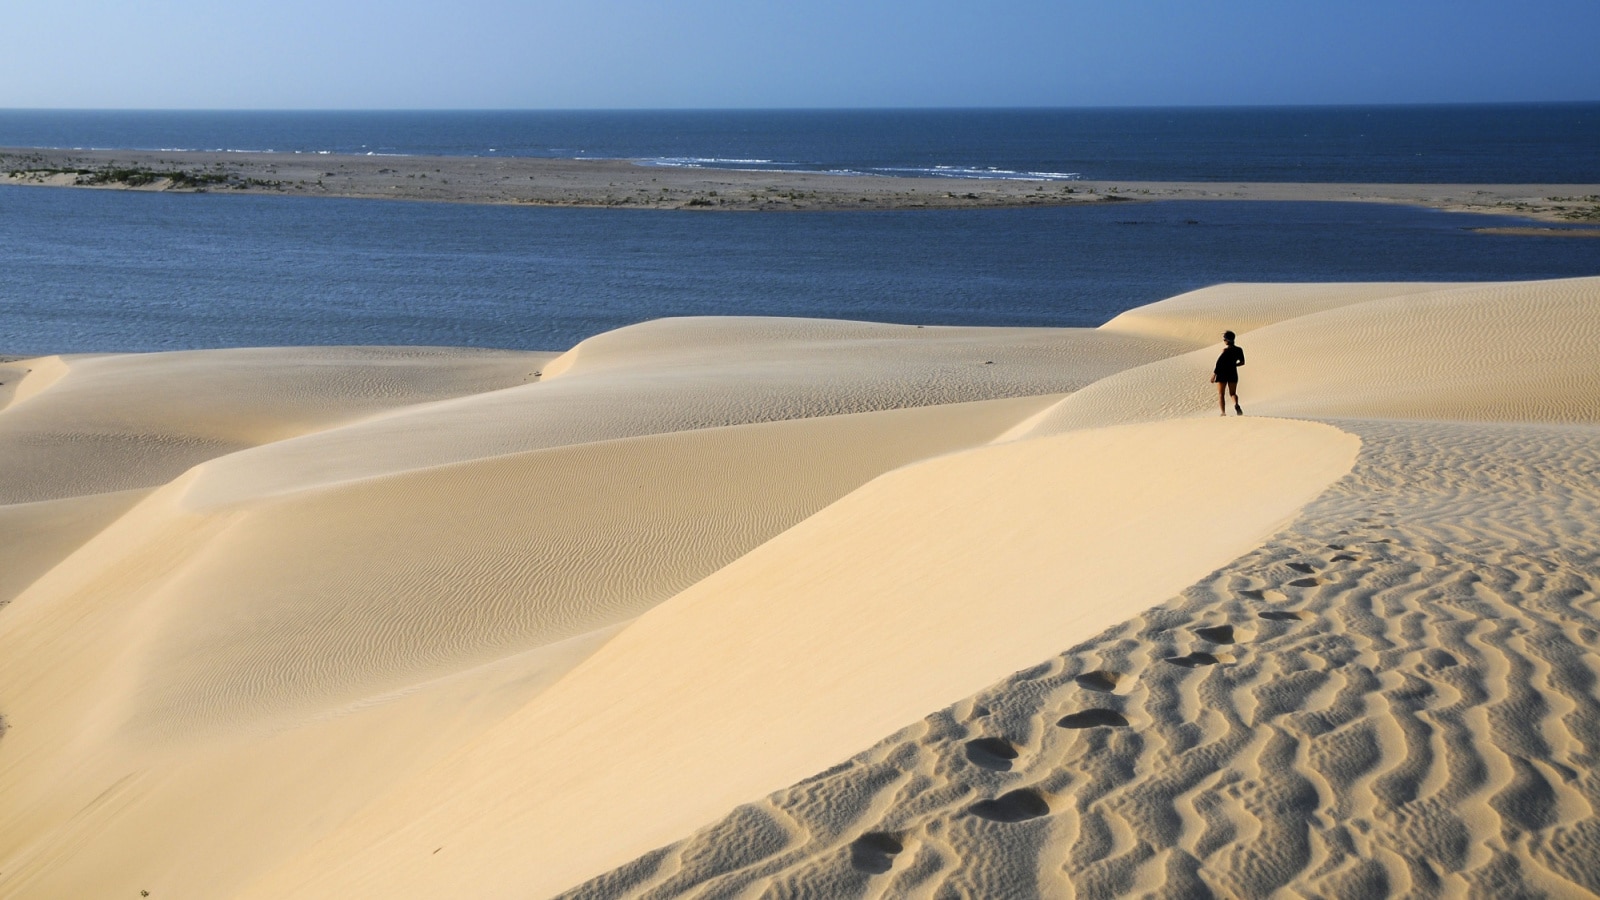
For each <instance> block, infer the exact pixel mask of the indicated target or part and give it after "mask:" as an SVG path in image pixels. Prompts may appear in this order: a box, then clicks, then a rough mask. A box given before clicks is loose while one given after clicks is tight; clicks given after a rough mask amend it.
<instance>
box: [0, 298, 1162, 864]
mask: <svg viewBox="0 0 1600 900" xmlns="http://www.w3.org/2000/svg"><path fill="white" fill-rule="evenodd" d="M617 338H618V341H617V342H611V343H612V344H613V345H614V344H616V343H618V342H620V343H621V344H623V345H625V346H624V347H623V348H622V349H621V350H620V351H619V350H617V349H616V348H615V346H612V347H608V346H607V344H608V342H607V341H605V340H599V341H595V342H590V344H589V345H585V346H582V347H580V348H579V349H578V352H577V353H574V354H569V356H568V363H572V362H573V361H574V360H579V359H580V358H581V361H580V362H578V363H576V364H563V365H562V366H561V367H560V368H561V370H562V371H561V374H560V375H559V377H554V376H553V377H552V378H551V380H549V381H548V382H544V383H540V382H539V381H538V379H539V378H541V377H542V374H541V373H542V372H543V367H544V366H545V365H546V364H548V363H549V362H550V361H551V360H552V359H553V357H554V355H553V354H544V355H539V354H492V353H490V354H485V353H474V352H470V351H467V352H463V353H460V354H454V355H452V354H450V353H447V352H434V351H419V352H416V353H410V352H399V351H386V350H363V349H328V350H308V351H290V350H282V351H277V350H272V351H213V352H207V353H196V354H154V355H148V356H111V357H96V358H86V359H67V360H55V361H52V362H51V363H50V364H49V365H35V363H37V361H25V362H24V363H20V364H18V365H20V366H21V368H23V369H24V370H26V369H28V368H34V369H35V372H30V373H26V374H27V375H28V377H29V378H32V377H33V376H34V375H35V374H37V373H39V372H40V371H46V372H48V373H49V374H50V375H51V376H52V377H50V378H49V380H48V383H45V382H43V381H36V382H35V383H34V385H33V387H34V389H33V390H32V391H31V392H28V393H27V394H26V396H23V395H21V394H18V395H14V396H13V398H12V401H11V404H10V406H8V407H7V408H6V409H5V410H4V411H0V436H4V437H9V438H10V439H11V440H12V441H13V446H21V447H28V446H35V445H37V444H39V443H40V438H39V436H40V435H44V436H47V437H48V438H49V439H51V440H54V441H56V442H57V443H60V444H63V445H67V446H70V447H71V448H72V449H71V451H70V452H61V453H51V452H43V451H40V452H36V453H35V454H34V455H32V456H28V455H26V454H18V455H17V456H16V457H14V458H13V459H12V460H11V462H12V466H13V468H12V470H11V475H10V477H9V478H8V480H7V484H8V485H11V486H13V487H14V488H15V490H16V491H17V492H18V493H19V494H20V496H21V497H22V498H25V499H27V500H28V502H23V503H13V504H11V505H8V506H4V507H0V524H4V525H7V526H9V527H13V528H15V529H17V530H18V532H19V539H18V540H17V541H15V542H13V543H12V544H11V546H9V547H8V548H7V553H8V554H10V555H11V556H12V557H15V558H16V559H17V560H18V565H17V566H16V567H15V568H14V569H10V570H8V573H7V574H8V581H7V582H6V585H7V586H8V587H9V589H10V590H11V591H13V593H15V594H16V599H15V601H14V602H13V603H12V604H11V606H9V607H7V608H6V609H5V612H4V615H3V617H0V647H3V651H4V652H3V653H0V671H3V678H0V684H3V686H0V712H3V714H4V715H5V716H6V718H7V721H8V722H9V723H10V725H11V729H10V731H9V733H8V734H7V735H6V737H5V738H4V745H3V747H0V792H3V793H4V794H5V796H6V797H7V798H8V802H7V804H5V806H4V808H0V847H3V850H0V852H3V853H4V855H5V858H6V860H7V861H6V863H5V865H3V866H0V872H3V873H4V874H3V875H0V878H4V879H5V882H4V883H5V884H6V885H7V890H8V891H11V890H20V891H23V892H24V893H32V894H35V895H39V896H59V895H62V894H68V895H71V894H77V893H83V892H90V893H93V892H97V891H101V890H104V891H112V890H120V889H123V888H125V887H126V886H127V885H128V884H130V883H132V882H131V881H129V879H133V880H143V881H146V882H149V883H150V884H158V883H159V884H161V885H164V886H165V888H166V889H168V890H179V891H182V890H188V891H193V892H204V893H209V892H212V891H226V890H231V889H232V886H236V885H238V884H239V883H240V882H241V881H242V880H243V879H246V878H247V877H249V876H250V875H252V874H253V873H255V872H256V870H257V869H259V868H262V867H265V866H268V865H269V864H272V863H274V862H276V861H277V860H278V859H279V857H281V856H282V855H284V854H286V853H288V852H290V851H291V850H294V849H297V848H302V847H304V846H307V845H309V844H310V843H313V842H314V841H315V840H316V838H317V836H318V835H319V834H320V833H321V832H322V831H325V830H327V829H328V828H331V827H332V826H334V825H336V824H338V822H339V821H341V819H342V817H343V816H344V815H347V814H348V813H350V812H353V811H354V810H355V809H358V808H359V807H360V806H361V804H363V803H365V802H367V801H368V800H369V799H370V798H371V797H372V796H373V795H375V794H377V793H380V792H381V791H383V790H385V789H387V788H390V787H392V786H393V784H394V783H395V782H396V781H397V780H399V778H400V776H401V775H402V774H404V773H407V772H411V771H412V770H413V769H415V768H416V767H418V766H421V765H424V764H425V763H427V762H428V761H430V760H432V759H434V758H436V757H438V756H439V755H440V754H443V753H445V752H447V751H449V750H452V749H453V748H455V747H456V746H458V745H460V744H462V743H465V742H467V741H468V740H469V739H470V738H471V737H472V736H473V735H474V734H476V733H477V731H478V730H480V729H482V728H484V727H487V726H488V725H489V724H491V723H493V722H495V721H496V720H497V719H498V718H499V717H502V716H505V715H507V714H508V713H509V712H510V711H511V710H513V709H516V708H517V707H518V706H519V705H521V704H523V703H525V702H526V701H527V700H528V699H529V698H530V697H533V696H536V695H537V694H538V693H539V692H540V691H541V690H543V689H544V688H545V687H547V686H548V685H549V684H551V683H552V682H553V681H555V680H556V679H557V678H559V677H560V675H561V674H562V673H563V672H565V671H567V670H568V669H569V668H570V667H571V666H572V665H574V664H576V663H577V662H579V661H581V660H582V659H583V658H584V657H585V656H586V655H588V654H589V653H591V652H593V651H594V650H595V648H597V647H599V646H601V645H602V644H603V643H604V642H605V641H606V640H608V639H609V638H611V637H612V636H613V635H614V634H615V633H616V630H617V628H618V627H620V626H622V625H623V624H625V623H627V622H628V621H629V620H631V619H632V618H633V617H635V616H637V615H639V614H640V613H641V612H644V611H645V610H647V609H649V608H650V607H651V606H653V605H654V604H657V603H659V602H661V601H663V600H666V599H667V598H669V597H671V596H672V595H673V594H675V593H677V592H678V591H681V590H682V589H684V588H686V587H688V586H690V585H691V584H693V583H694V582H696V581H697V580H699V579H700V578H702V577H704V576H706V575H708V574H711V573H712V572H714V571H716V570H717V569H718V568H720V567H721V566H723V565H725V564H727V563H728V562H731V561H733V560H734V559H736V558H738V557H739V556H740V555H742V554H744V553H745V552H747V551H748V550H750V549H751V548H753V547H755V546H757V545H759V544H760V543H761V542H762V541H764V540H766V539H767V538H769V537H771V536H773V535H775V534H778V533H780V532H782V531H783V530H784V529H786V528H787V527H789V526H791V525H793V524H794V523H796V522H798V521H800V520H802V519H804V518H805V517H806V516H808V515H810V514H812V513H814V512H816V511H817V510H818V509H821V508H822V507H824V506H826V505H827V504H828V503H829V502H831V501H832V500H833V499H835V498H837V497H839V496H841V495H844V494H846V493H848V492H849V491H851V490H852V489H854V488H855V487H857V486H859V485H860V484H862V483H863V482H865V481H868V480H870V479H871V478H873V477H874V476H876V475H878V474H879V473H881V472H883V471H887V470H890V469H894V468H896V467H898V466H901V465H904V464H906V463H909V462H913V461H916V460H918V459H923V458H926V457H929V456H936V455H939V454H943V453H947V452H950V451H953V450H959V449H962V448H965V447H970V446H974V445H980V444H983V443H985V442H987V441H989V440H992V439H993V438H994V437H996V436H997V435H999V434H1000V433H1002V432H1004V431H1006V430H1008V429H1010V428H1012V427H1015V426H1016V424H1017V423H1018V422H1020V421H1022V420H1025V419H1026V418H1028V417H1029V416H1032V415H1035V414H1037V413H1038V412H1039V411H1041V410H1042V409H1044V408H1045V407H1047V406H1048V405H1049V404H1050V403H1051V402H1053V401H1054V400H1055V399H1056V398H1057V396H1058V395H1052V394H1051V393H1050V391H1052V390H1053V389H1058V388H1063V387H1072V386H1077V385H1081V384H1085V383H1088V382H1090V381H1092V380H1094V379H1095V378H1097V377H1099V376H1100V375H1101V374H1103V373H1104V372H1105V371H1114V370H1116V369H1117V368H1121V367H1125V366H1127V365H1131V364H1138V363H1141V362H1144V361H1147V360H1149V359H1152V358H1155V357H1157V356H1159V355H1160V354H1162V353H1171V352H1174V351H1175V350H1177V349H1179V348H1177V347H1176V346H1175V345H1172V344H1170V343H1163V342H1161V341H1149V340H1143V339H1132V340H1130V339H1126V338H1122V337H1120V336H1114V335H1108V336H1101V335H1099V334H1098V333H1096V332H1094V331H1092V330H1088V331H1085V330H1077V331H1073V330H1067V331H1057V332H1039V331H1031V332H1021V331H1017V330H1015V329H1012V330H1003V331H1000V330H985V329H917V328H910V327H904V326H876V325H868V324H856V323H827V322H776V321H763V320H733V321H724V320H685V321H676V322H671V321H669V322H663V323H654V324H652V325H647V326H639V327H637V328H634V329H628V330H627V332H626V333H625V334H622V335H618V336H617ZM877 356H882V357H883V360H880V361H879V364H874V362H873V360H874V358H875V357H877ZM980 357H981V358H980ZM1075 367H1076V368H1075ZM279 369H282V370H283V371H282V372H281V373H280V372H279V371H278V370H279ZM952 370H959V371H958V372H954V373H952ZM280 376H281V377H280ZM23 385H24V387H27V380H26V379H24V382H23ZM724 386H726V388H727V389H726V390H723V388H724ZM1014 395H1023V396H1020V397H1018V398H1017V399H1005V398H1007V397H1010V396H1014ZM985 398H997V399H985ZM126 446H136V447H137V448H138V450H137V451H136V452H129V453H121V452H120V451H119V450H117V449H116V448H120V447H126ZM108 447H110V448H112V449H109V450H108V449H107V448H108ZM152 448H154V449H152ZM163 448H164V451H163V452H157V451H158V450H163ZM169 473H181V474H178V475H176V476H175V477H170V480H168V481H166V482H165V483H164V484H156V485H149V486H146V487H143V488H140V489H125V490H121V491H118V492H114V493H93V491H94V490H95V489H97V488H98V489H104V488H110V487H120V486H122V485H124V484H126V483H128V482H129V481H132V482H134V483H138V484H148V483H150V482H157V481H159V480H161V479H163V478H168V477H169ZM39 494H43V495H46V496H50V495H68V496H66V497H65V498H63V499H55V500H33V499H31V498H32V497H33V496H35V495H39ZM73 495H76V496H73ZM442 710H447V711H448V712H443V713H442V712H441V711H442ZM435 718H442V720H443V721H445V722H448V723H450V725H449V728H448V730H447V731H445V732H443V733H441V732H439V731H437V728H438V727H439V726H437V725H436V724H435V723H434V721H433V720H434V719H435ZM419 730H426V731H427V732H428V734H429V735H430V737H429V738H428V739H426V740H418V739H416V738H415V737H414V736H413V735H414V734H415V733H416V732H417V731H419ZM397 738H404V739H403V740H401V741H400V743H399V744H398V745H397V744H396V739H397ZM264 767H265V768H269V769H271V774H270V775H269V774H267V773H266V772H264V771H263V768H264ZM241 773H253V774H252V775H250V776H249V777H244V778H241V777H240V776H241ZM199 797H216V798H219V800H218V802H217V803H214V804H207V803H199V802H196V798H199ZM246 808H247V809H251V810H253V815H252V816H250V817H244V818H241V816H240V815H239V814H238V811H239V810H240V809H246ZM340 810H343V812H340ZM239 845H248V847H249V850H248V851H245V850H243V849H242V848H241V846H239ZM230 847H231V849H230ZM140 889H147V888H140Z"/></svg>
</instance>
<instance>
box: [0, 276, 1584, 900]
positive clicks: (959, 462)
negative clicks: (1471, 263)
mask: <svg viewBox="0 0 1600 900" xmlns="http://www.w3.org/2000/svg"><path fill="white" fill-rule="evenodd" d="M1222 328H1231V329H1232V330H1235V331H1237V332H1239V334H1240V343H1241V344H1242V345H1243V346H1244V347H1245V348H1246V352H1247V354H1248V364H1247V366H1246V367H1245V368H1244V370H1243V372H1242V374H1243V376H1244V381H1243V383H1242V385H1241V388H1242V390H1241V395H1242V397H1243V405H1244V408H1245V411H1246V413H1248V414H1249V415H1247V416H1246V417H1245V418H1242V419H1241V418H1238V417H1235V416H1230V417H1228V420H1227V421H1219V419H1218V416H1217V415H1216V412H1215V409H1216V407H1215V402H1216V400H1215V397H1216V395H1215V390H1214V388H1213V387H1212V386H1211V385H1209V384H1207V383H1206V376H1207V374H1208V372H1209V370H1210V367H1211V364H1212V362H1213V360H1214V359H1215V357H1216V353H1217V347H1216V345H1215V343H1214V342H1215V332H1218V331H1220V330H1221V329H1222ZM1597 329H1600V278H1584V279H1568V280H1563V281H1551V282H1523V283H1512V284H1469V285H1448V284H1385V285H1286V286H1277V285H1221V286H1217V287H1213V288H1207V289H1204V290H1201V291H1195V292H1191V293H1190V294H1186V295H1183V296H1181V297H1176V298H1172V299H1171V300H1168V301H1163V302H1162V303H1157V304H1152V305H1151V306H1149V307H1144V308H1141V309H1138V310H1131V311H1129V312H1128V313H1125V314H1124V315H1122V316H1119V317H1118V318H1117V319H1116V320H1113V321H1112V322H1110V323H1107V324H1106V325H1105V326H1104V327H1102V328H1099V329H1019V328H1000V329H984V328H934V327H927V328H918V327H915V326H906V325H888V324H877V323H855V322H831V321H823V320H803V319H802V320H788V319H763V318H731V319H711V318H684V319H667V320H661V321H657V322H648V323H642V324H640V325H636V326H632V327H629V328H624V329H619V330H618V331H615V332H610V333H607V334H604V335H597V336H595V337H594V338H591V339H589V340H587V341H584V342H582V343H581V344H580V345H578V346H577V347H575V348H571V349H569V350H568V351H567V352H566V353H564V354H557V353H518V352H509V351H469V350H461V351H457V350H442V349H431V348H299V349H295V348H281V349H265V350H219V351H195V352H186V353H169V354H112V355H105V356H96V357H76V358H68V359H66V360H64V361H61V360H58V361H56V363H45V364H44V366H45V371H44V372H42V373H37V374H42V375H44V376H46V377H45V378H43V379H41V380H38V381H36V382H34V386H33V388H31V389H30V390H29V391H28V392H27V396H26V397H25V398H23V399H22V400H20V401H19V400H18V399H17V398H16V396H15V395H13V396H12V398H11V400H10V402H9V403H8V405H6V406H4V407H0V529H3V530H4V532H5V534H6V536H7V541H6V543H5V545H4V547H3V548H0V567H3V568H0V719H3V727H0V796H3V797H5V798H6V801H5V803H3V804H0V894H3V895H4V896H7V897H12V896H15V897H22V898H34V897H38V898H54V897H62V896H119V895H129V896H137V895H138V892H140V891H149V893H150V896H152V897H160V896H207V897H249V898H257V897H259V898H267V897H280V896H308V897H315V896H327V897H369V896H370V897H377V896H418V897H420V896H441V895H444V896H455V895H462V894H470V895H472V896H488V897H492V896H551V895H556V894H558V893H560V892H563V891H565V892H567V893H568V895H570V896H574V897H620V896H639V897H645V896H649V897H658V896H660V897H664V896H678V895H736V894H740V895H757V894H764V893H772V894H783V895H787V894H795V895H823V896H939V895H962V896H1034V895H1038V896H1084V895H1097V896H1098V895H1116V894H1123V893H1142V892H1153V893H1158V894H1182V895H1204V894H1206V893H1211V894H1218V895H1235V896H1256V895H1267V894H1271V893H1274V892H1287V893H1297V894H1308V895H1311V894H1314V895H1327V896H1353V895H1361V896H1369V895H1371V896H1381V895H1427V896H1433V895H1467V894H1473V893H1515V892H1518V891H1520V892H1523V893H1528V894H1537V893H1543V894H1548V895H1571V894H1578V893H1584V892H1596V891H1600V883H1597V882H1595V880H1594V878H1593V875H1592V874H1591V873H1593V872H1595V871H1600V840H1597V839H1596V838H1595V836H1596V835H1600V820H1597V818H1596V815H1597V814H1596V810H1600V781H1596V780H1595V779H1594V778H1592V777H1591V776H1590V775H1589V774H1588V771H1589V769H1590V768H1591V766H1589V764H1588V760H1590V759H1591V758H1593V757H1594V756H1596V755H1597V754H1600V739H1597V738H1596V731H1595V729H1594V728H1593V727H1592V724H1593V722H1594V721H1600V708H1595V702H1594V700H1593V697H1592V696H1591V695H1592V694H1593V691H1592V686H1593V684H1594V682H1595V679H1596V678H1600V644H1597V643H1596V638H1595V635H1597V634H1600V622H1597V621H1596V616H1597V615H1600V607H1597V606H1596V604H1595V602H1594V601H1595V596H1596V595H1595V591H1596V589H1597V585H1600V576H1597V575H1596V573H1597V572H1600V525H1597V524H1596V523H1600V493H1597V490H1600V489H1597V488H1596V486H1595V485H1596V481H1595V479H1594V478H1593V471H1594V468H1595V465H1596V462H1595V459H1596V456H1597V453H1600V451H1597V449H1596V448H1597V446H1600V437H1597V435H1600V399H1597V398H1600V350H1597V349H1596V348H1597V346H1600V342H1597V341H1596V340H1595V338H1596V331H1597ZM39 362H40V361H39V360H23V361H13V362H10V363H7V364H6V371H7V373H8V374H7V377H6V378H4V379H0V380H5V381H8V382H12V378H11V376H12V375H14V374H15V373H17V372H18V370H19V367H20V369H21V370H22V371H23V373H24V374H27V375H28V378H33V377H34V375H33V374H28V373H26V371H25V370H26V369H27V368H29V367H30V366H36V365H37V364H39ZM58 364H59V365H58ZM51 366H54V368H51ZM23 383H24V384H26V383H27V380H26V379H24V381H23ZM13 387H15V383H14V382H12V383H8V384H7V385H6V387H5V389H6V390H9V389H11V388H13Z"/></svg>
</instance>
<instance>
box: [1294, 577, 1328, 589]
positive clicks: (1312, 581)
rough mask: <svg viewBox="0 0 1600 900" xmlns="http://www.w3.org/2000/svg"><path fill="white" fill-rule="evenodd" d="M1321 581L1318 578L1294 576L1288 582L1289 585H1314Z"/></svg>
mask: <svg viewBox="0 0 1600 900" xmlns="http://www.w3.org/2000/svg"><path fill="white" fill-rule="evenodd" d="M1321 583H1322V579H1320V578H1296V579H1295V580H1293V581H1291V582H1289V587H1316V586H1317V585H1319V584H1321Z"/></svg>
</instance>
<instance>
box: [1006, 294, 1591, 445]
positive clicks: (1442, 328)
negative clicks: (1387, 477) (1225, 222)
mask: <svg viewBox="0 0 1600 900" xmlns="http://www.w3.org/2000/svg"><path fill="white" fill-rule="evenodd" d="M1252 293H1253V292H1252ZM1356 296H1360V294H1357V295H1356ZM1597 298H1600V278H1574V279H1565V280H1560V281H1547V282H1523V283H1512V284H1488V285H1478V286H1468V287H1457V288H1448V289H1444V290H1439V291H1432V292H1424V293H1414V294H1412V293H1408V294H1401V295H1398V296H1392V297H1378V298H1374V299H1365V300H1364V301H1362V302H1355V303H1347V304H1339V305H1332V304H1329V303H1324V302H1318V303H1317V304H1315V305H1316V306H1317V307H1318V309H1319V311H1315V312H1312V313H1310V314H1308V315H1304V316H1299V317H1294V318H1287V319H1278V320H1276V321H1273V322H1272V324H1268V325H1266V326H1264V327H1261V328H1259V329H1258V330H1255V331H1250V332H1246V331H1243V330H1242V329H1236V330H1237V331H1238V332H1239V343H1240V345H1241V346H1243V347H1244V348H1245V353H1246V358H1247V360H1248V362H1247V364H1246V366H1245V368H1244V369H1242V370H1241V372H1240V384H1239V393H1240V397H1241V399H1242V401H1243V404H1244V408H1245V411H1246V412H1247V413H1250V414H1255V415H1268V416H1298V417H1346V416H1349V417H1383V418H1398V419H1419V420H1471V421H1514V422H1595V421H1600V366H1595V365H1592V363H1593V362H1594V348H1595V347H1596V346H1597V343H1600V317H1597V316H1596V315H1595V306H1596V302H1597ZM1178 299H1179V300H1180V301H1181V300H1183V299H1184V298H1178ZM1230 299H1231V298H1230ZM1167 302H1172V301H1167ZM1229 305H1230V306H1231V305H1232V304H1229ZM1239 305H1241V306H1242V305H1243V304H1239ZM1161 306H1162V304H1159V303H1158V304H1155V305H1154V307H1155V308H1156V309H1155V310H1154V311H1155V312H1156V313H1157V315H1151V316H1150V318H1152V319H1155V320H1156V321H1161V319H1163V318H1165V317H1164V316H1160V315H1159V309H1158V308H1159V307H1161ZM1268 318H1272V319H1276V318H1277V317H1276V316H1275V315H1271V316H1268ZM1138 320H1139V317H1138V316H1135V317H1134V321H1138ZM1220 346H1221V345H1220V343H1218V344H1216V345H1215V346H1212V347H1208V348H1205V349H1201V350H1195V351H1193V352H1191V353H1188V354H1185V355H1183V356H1178V357H1173V358H1170V359H1165V360H1161V361H1158V362H1156V363H1153V364H1150V365H1146V366H1139V367H1135V368H1130V369H1128V370H1125V371H1123V372H1119V373H1117V374H1116V375H1113V376H1110V377H1107V378H1104V379H1102V380H1100V381H1098V382H1096V383H1095V384H1094V385H1091V386H1090V387H1088V388H1086V389H1084V390H1082V391H1078V392H1076V393H1074V394H1073V395H1072V396H1070V397H1067V398H1065V399H1063V400H1062V401H1061V403H1060V404H1058V406H1057V408H1056V409H1054V410H1051V411H1050V412H1048V413H1046V414H1044V415H1042V416H1040V418H1039V420H1038V421H1037V423H1036V425H1035V427H1036V429H1037V432H1038V433H1040V434H1049V433H1054V432H1058V431H1062V430H1068V429H1073V428H1093V427H1099V426H1102V425H1106V424H1109V423H1116V422H1139V421H1151V420H1156V419H1166V418H1173V417H1181V416H1187V415H1204V414H1210V415H1215V413H1216V409H1217V406H1216V392H1215V388H1213V387H1211V386H1209V385H1207V384H1206V380H1207V378H1208V377H1209V375H1210V372H1211V367H1212V365H1213V363H1214V362H1215V360H1216V355H1217V352H1218V350H1219V349H1220Z"/></svg>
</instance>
